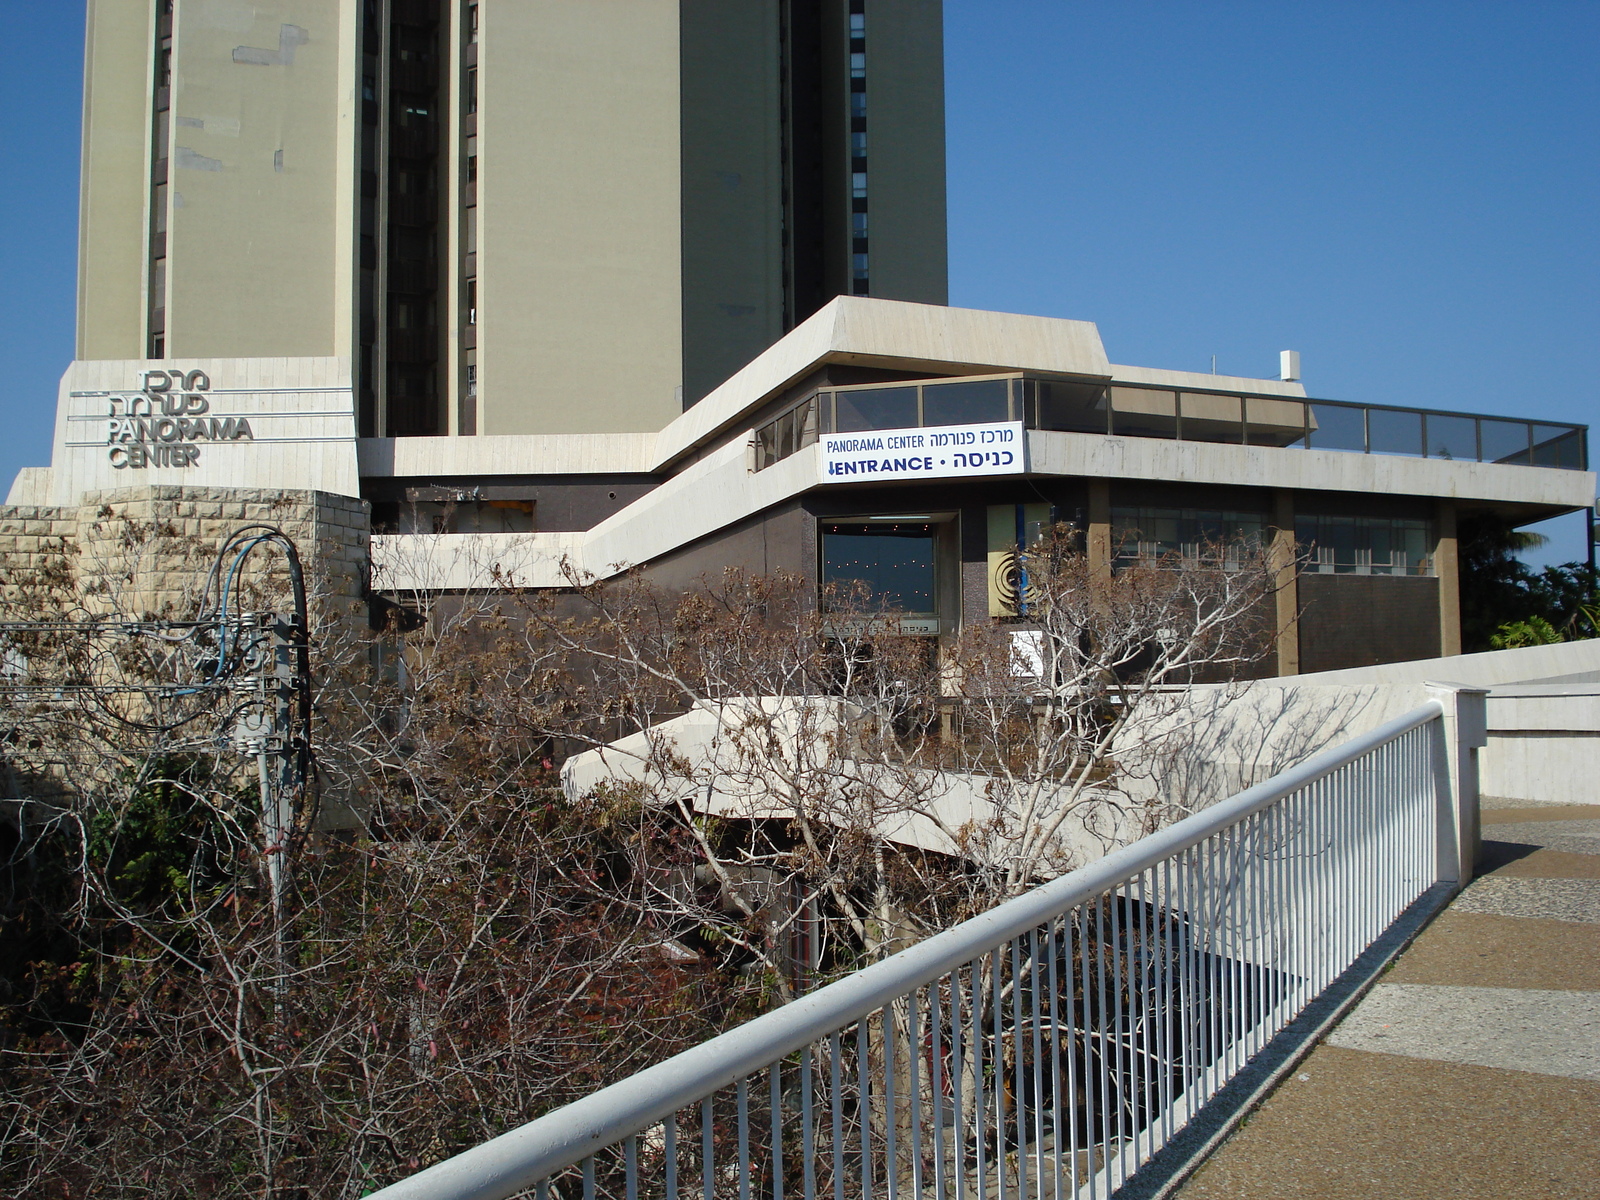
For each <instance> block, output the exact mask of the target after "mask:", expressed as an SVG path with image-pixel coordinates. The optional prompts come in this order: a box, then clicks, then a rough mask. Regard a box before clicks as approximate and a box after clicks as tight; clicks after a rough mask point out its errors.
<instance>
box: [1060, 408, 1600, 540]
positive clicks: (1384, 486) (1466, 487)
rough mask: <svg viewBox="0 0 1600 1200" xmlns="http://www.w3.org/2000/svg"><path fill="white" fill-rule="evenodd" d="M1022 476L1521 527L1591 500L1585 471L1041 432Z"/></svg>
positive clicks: (1588, 473) (1590, 474)
mask: <svg viewBox="0 0 1600 1200" xmlns="http://www.w3.org/2000/svg"><path fill="white" fill-rule="evenodd" d="M1028 467H1029V471H1030V472H1031V473H1032V474H1034V475H1053V476H1080V477H1085V478H1093V479H1127V480H1159V481H1162V482H1170V483H1204V484H1220V485H1230V486H1238V485H1241V484H1244V485H1248V486H1252V487H1271V488H1292V489H1295V490H1298V491H1313V492H1356V493H1370V494H1372V495H1382V496H1430V497H1437V498H1439V499H1448V500H1457V501H1460V502H1462V503H1464V504H1469V505H1471V506H1474V507H1481V508H1494V509H1497V510H1501V511H1505V512H1507V513H1508V514H1513V515H1515V514H1527V516H1528V519H1538V518H1536V517H1535V516H1534V515H1533V514H1540V515H1542V516H1557V515H1559V514H1561V513H1566V512H1572V511H1574V510H1577V509H1582V508H1587V507H1588V506H1589V505H1590V504H1591V503H1593V498H1594V494H1595V474H1594V472H1592V471H1568V470H1560V469H1557V468H1555V467H1524V466H1514V465H1508V464H1505V463H1480V462H1465V461H1461V460H1453V459H1443V458H1408V457H1403V456H1400V455H1388V454H1358V453H1354V452H1350V451H1344V450H1301V449H1294V448H1279V447H1276V446H1229V445H1223V444H1219V443H1216V442H1179V441H1168V440H1166V439H1163V438H1135V437H1112V436H1108V435H1105V434H1098V433H1055V432H1051V431H1049V430H1042V429H1031V430H1029V431H1028Z"/></svg>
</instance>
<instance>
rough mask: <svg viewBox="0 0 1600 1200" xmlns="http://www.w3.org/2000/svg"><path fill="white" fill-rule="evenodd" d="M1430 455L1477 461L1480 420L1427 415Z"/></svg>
mask: <svg viewBox="0 0 1600 1200" xmlns="http://www.w3.org/2000/svg"><path fill="white" fill-rule="evenodd" d="M1427 420H1428V457H1429V458H1453V459H1456V460H1458V461H1461V462H1476V461H1477V458H1478V422H1477V421H1476V420H1474V419H1473V418H1472V417H1441V416H1439V415H1437V414H1435V413H1429V414H1428V415H1427Z"/></svg>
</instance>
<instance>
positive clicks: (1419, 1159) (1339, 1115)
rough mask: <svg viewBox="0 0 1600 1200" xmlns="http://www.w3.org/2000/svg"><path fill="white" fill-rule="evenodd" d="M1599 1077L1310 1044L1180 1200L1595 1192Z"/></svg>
mask: <svg viewBox="0 0 1600 1200" xmlns="http://www.w3.org/2000/svg"><path fill="white" fill-rule="evenodd" d="M1596 1129H1600V1083H1589V1082H1587V1081H1584V1080H1578V1079H1559V1078H1554V1077H1552V1076H1549V1075H1534V1074H1530V1073H1529V1072H1527V1071H1498V1070H1495V1069H1494V1068H1492V1067H1473V1066H1463V1065H1461V1064H1459V1063H1441V1062H1428V1061H1426V1060H1424V1059H1417V1058H1404V1057H1401V1056H1400V1055H1398V1054H1369V1053H1366V1052H1364V1051H1361V1050H1343V1049H1339V1048H1338V1047H1334V1046H1319V1047H1318V1048H1317V1050H1316V1051H1315V1052H1314V1053H1313V1054H1312V1055H1311V1057H1310V1058H1308V1059H1307V1060H1306V1061H1305V1062H1303V1063H1301V1064H1300V1069H1299V1071H1297V1072H1296V1073H1295V1074H1294V1075H1291V1076H1290V1077H1289V1079H1288V1081H1287V1082H1286V1083H1284V1084H1283V1085H1282V1086H1281V1087H1279V1088H1278V1090H1277V1091H1276V1092H1274V1093H1273V1094H1272V1098H1271V1099H1270V1100H1269V1101H1267V1103H1266V1105H1265V1106H1263V1107H1262V1108H1261V1109H1260V1110H1258V1111H1257V1112H1256V1113H1255V1115H1253V1116H1252V1117H1251V1118H1250V1119H1249V1121H1248V1122H1247V1123H1246V1124H1245V1125H1244V1126H1243V1127H1242V1128H1241V1129H1240V1130H1239V1131H1238V1132H1237V1133H1235V1134H1234V1135H1233V1137H1232V1138H1231V1139H1230V1140H1229V1142H1228V1143H1227V1145H1225V1146H1223V1148H1222V1149H1221V1150H1220V1151H1218V1152H1217V1153H1216V1154H1214V1155H1212V1157H1211V1158H1210V1160H1209V1161H1207V1162H1206V1164H1205V1165H1204V1166H1202V1167H1201V1168H1200V1170H1199V1171H1197V1172H1196V1173H1195V1174H1194V1176H1193V1177H1192V1178H1190V1179H1189V1180H1188V1181H1187V1182H1186V1183H1185V1184H1184V1185H1183V1187H1182V1189H1181V1190H1180V1191H1179V1193H1178V1194H1179V1196H1180V1197H1181V1200H1595V1197H1596V1196H1600V1138H1597V1137H1596V1136H1595V1130H1596Z"/></svg>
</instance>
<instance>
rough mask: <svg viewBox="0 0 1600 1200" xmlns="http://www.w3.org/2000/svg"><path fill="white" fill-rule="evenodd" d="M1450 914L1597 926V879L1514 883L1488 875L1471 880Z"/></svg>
mask: <svg viewBox="0 0 1600 1200" xmlns="http://www.w3.org/2000/svg"><path fill="white" fill-rule="evenodd" d="M1450 911H1451V912H1477V913H1494V914H1495V915H1497V916H1502V917H1542V918H1544V919H1545V920H1549V921H1582V922H1585V923H1587V924H1591V925H1600V879H1516V878H1509V877H1506V876H1501V875H1490V876H1487V877H1486V878H1483V879H1478V880H1474V881H1473V883H1472V884H1471V886H1469V887H1468V888H1467V890H1466V891H1464V892H1462V893H1461V895H1460V896H1458V897H1456V899H1455V901H1454V902H1453V903H1452V904H1451V905H1450Z"/></svg>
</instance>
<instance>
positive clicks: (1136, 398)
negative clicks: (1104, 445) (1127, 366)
mask: <svg viewBox="0 0 1600 1200" xmlns="http://www.w3.org/2000/svg"><path fill="white" fill-rule="evenodd" d="M1111 408H1112V414H1111V420H1112V425H1111V432H1112V433H1117V434H1122V435H1124V436H1128V437H1161V438H1175V437H1177V436H1178V398H1177V395H1176V394H1175V393H1173V392H1160V391H1155V390H1153V389H1151V388H1127V387H1114V388H1112V389H1111Z"/></svg>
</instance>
